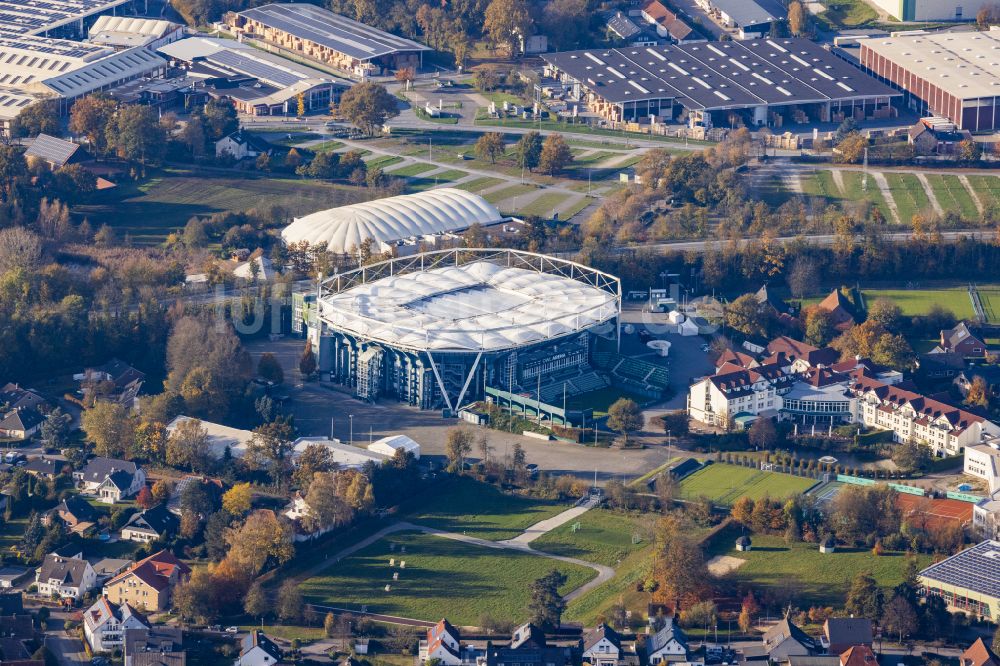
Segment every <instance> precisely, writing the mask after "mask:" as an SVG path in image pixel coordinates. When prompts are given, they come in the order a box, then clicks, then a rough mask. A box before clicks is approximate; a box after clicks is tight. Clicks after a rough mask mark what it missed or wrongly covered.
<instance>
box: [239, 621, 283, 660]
mask: <svg viewBox="0 0 1000 666" xmlns="http://www.w3.org/2000/svg"><path fill="white" fill-rule="evenodd" d="M280 661H281V648H279V647H278V646H277V645H275V644H274V641H272V640H271V639H270V638H268V637H267V636H265V635H264V632H263V631H261V630H260V629H254V630H252V631H251V632H250V633H249V634H248V635H247V636H245V637H244V638H243V640H242V641H241V643H240V656H239V657H238V658H237V659H236V662H235V663H234V666H273V665H274V664H277V663H278V662H280Z"/></svg>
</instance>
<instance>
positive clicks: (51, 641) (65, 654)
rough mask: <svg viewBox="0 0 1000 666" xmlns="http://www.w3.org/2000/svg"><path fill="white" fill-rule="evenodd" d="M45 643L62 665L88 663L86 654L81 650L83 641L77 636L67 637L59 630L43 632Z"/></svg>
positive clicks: (72, 665)
mask: <svg viewBox="0 0 1000 666" xmlns="http://www.w3.org/2000/svg"><path fill="white" fill-rule="evenodd" d="M45 645H46V647H48V648H49V650H50V651H51V652H52V653H53V654H54V655H56V658H57V659H58V660H59V663H60V664H62V666H80V665H82V664H90V660H89V659H87V654H86V653H85V652H84V651H83V642H82V641H81V640H80V639H79V638H69V637H68V636H65V635H64V634H63V633H62V632H61V631H60V632H59V633H48V634H45Z"/></svg>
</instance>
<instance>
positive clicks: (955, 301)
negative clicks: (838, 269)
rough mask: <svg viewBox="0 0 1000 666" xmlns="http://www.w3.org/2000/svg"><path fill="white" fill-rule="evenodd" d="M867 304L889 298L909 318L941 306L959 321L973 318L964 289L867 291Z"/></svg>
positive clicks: (969, 302) (865, 292)
mask: <svg viewBox="0 0 1000 666" xmlns="http://www.w3.org/2000/svg"><path fill="white" fill-rule="evenodd" d="M863 291H864V296H865V303H867V304H868V305H871V304H872V303H874V302H875V300H876V299H879V298H887V299H889V300H890V301H893V302H894V303H896V304H897V305H899V307H900V309H902V311H903V314H904V315H907V316H910V317H912V316H914V315H921V314H927V312H929V311H930V309H931V306H932V305H941V306H943V307H944V308H945V309H947V310H951V311H952V312H953V313H955V316H956V317H958V318H959V319H969V318H971V317H972V316H973V312H972V300H971V299H970V298H969V292H968V291H967V290H966V289H964V288H962V287H955V288H954V289H865V290H863Z"/></svg>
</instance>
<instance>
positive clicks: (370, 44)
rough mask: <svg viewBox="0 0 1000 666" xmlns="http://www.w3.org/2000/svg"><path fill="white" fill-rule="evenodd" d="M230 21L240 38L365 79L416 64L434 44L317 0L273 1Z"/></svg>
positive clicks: (228, 23) (242, 13) (228, 21)
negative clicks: (306, 0)
mask: <svg viewBox="0 0 1000 666" xmlns="http://www.w3.org/2000/svg"><path fill="white" fill-rule="evenodd" d="M225 21H226V24H227V25H228V26H229V27H230V29H231V30H232V31H233V32H234V33H235V34H236V36H237V37H238V38H240V39H250V40H253V41H254V42H255V43H257V44H258V45H260V46H262V47H264V48H267V49H269V50H273V51H275V52H277V53H284V54H287V55H292V56H299V57H304V58H306V59H308V60H311V61H313V62H315V63H317V64H319V65H321V66H324V67H330V68H333V69H334V70H336V71H337V72H343V73H344V74H347V75H348V76H352V77H355V78H359V79H364V78H365V77H368V76H378V75H381V74H384V73H385V72H386V71H387V70H396V69H402V68H404V67H414V68H418V67H420V65H421V64H422V62H423V53H424V51H430V50H431V49H430V48H429V47H427V46H424V45H423V44H419V43H417V42H414V41H412V40H409V39H405V38H403V37H397V36H396V35H393V34H390V33H388V32H385V31H383V30H379V29H378V28H373V27H371V26H368V25H365V24H364V23H359V22H357V21H354V20H352V19H349V18H347V17H346V16H341V15H339V14H334V13H333V12H330V11H327V10H325V9H321V8H319V7H317V6H315V5H307V4H301V3H288V4H272V5H264V6H263V7H257V8H255V9H248V10H247V11H245V12H239V13H229V14H227V15H226V17H225Z"/></svg>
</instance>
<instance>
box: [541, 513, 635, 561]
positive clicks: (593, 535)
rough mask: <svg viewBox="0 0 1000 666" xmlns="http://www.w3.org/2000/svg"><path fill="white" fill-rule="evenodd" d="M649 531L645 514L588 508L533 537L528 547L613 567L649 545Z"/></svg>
mask: <svg viewBox="0 0 1000 666" xmlns="http://www.w3.org/2000/svg"><path fill="white" fill-rule="evenodd" d="M574 526H577V529H574ZM652 531H653V530H652V520H651V518H650V517H649V516H645V517H644V516H643V515H641V514H623V513H619V512H616V511H608V510H607V509H591V510H590V511H588V512H587V513H585V514H583V515H582V516H580V518H579V519H578V520H572V521H570V522H568V523H565V524H564V525H560V526H559V527H557V528H556V529H554V530H552V531H551V532H549V533H547V534H544V535H542V536H541V537H539V538H537V539H535V540H534V541H532V542H531V547H532V548H534V549H535V550H541V551H545V552H546V553H552V554H554V555H565V556H567V557H576V558H578V559H581V560H585V561H587V562H594V563H596V564H605V565H607V566H609V567H614V566H617V565H618V564H619V563H620V562H621V561H622V560H623V559H625V558H626V557H627V556H628V555H630V554H632V553H634V552H636V551H639V550H642V549H643V548H645V547H646V546H648V545H650V544H651V543H652Z"/></svg>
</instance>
